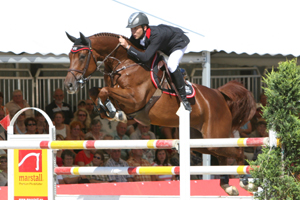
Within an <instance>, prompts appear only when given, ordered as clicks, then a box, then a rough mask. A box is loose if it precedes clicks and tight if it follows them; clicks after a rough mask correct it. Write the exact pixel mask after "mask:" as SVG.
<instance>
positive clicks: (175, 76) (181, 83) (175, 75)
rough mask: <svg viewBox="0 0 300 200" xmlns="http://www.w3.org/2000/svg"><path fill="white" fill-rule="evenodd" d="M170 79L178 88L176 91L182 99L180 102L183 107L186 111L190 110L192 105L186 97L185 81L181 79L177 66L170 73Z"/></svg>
mask: <svg viewBox="0 0 300 200" xmlns="http://www.w3.org/2000/svg"><path fill="white" fill-rule="evenodd" d="M171 77H172V81H173V83H174V85H175V87H176V89H177V90H178V93H179V95H180V97H181V99H182V103H183V105H184V108H185V109H186V110H188V111H190V112H191V111H192V107H191V104H190V102H189V101H188V99H187V98H186V92H185V82H184V80H183V76H182V73H181V72H180V70H179V68H177V69H176V70H175V71H174V72H173V73H171Z"/></svg>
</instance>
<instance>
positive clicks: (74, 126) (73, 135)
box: [66, 121, 84, 140]
mask: <svg viewBox="0 0 300 200" xmlns="http://www.w3.org/2000/svg"><path fill="white" fill-rule="evenodd" d="M81 129H82V123H81V122H80V121H72V122H71V123H70V136H67V137H66V140H83V139H84V137H82V134H81Z"/></svg>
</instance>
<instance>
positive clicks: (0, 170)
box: [0, 155, 7, 186]
mask: <svg viewBox="0 0 300 200" xmlns="http://www.w3.org/2000/svg"><path fill="white" fill-rule="evenodd" d="M0 186H7V157H6V155H1V156H0Z"/></svg>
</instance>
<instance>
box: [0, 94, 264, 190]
mask: <svg viewBox="0 0 300 200" xmlns="http://www.w3.org/2000/svg"><path fill="white" fill-rule="evenodd" d="M53 99H54V100H53V101H52V102H51V103H50V104H49V105H47V106H46V108H45V112H46V113H47V114H48V116H49V117H50V118H51V119H52V122H53V124H54V126H55V127H56V139H57V140H150V139H178V138H179V134H178V128H171V127H157V126H152V125H151V126H145V125H142V124H139V123H137V122H135V121H134V120H129V121H128V123H122V122H115V121H109V120H107V119H101V118H100V116H99V115H98V114H97V112H95V111H94V104H93V101H92V100H90V99H87V100H80V101H79V102H78V105H77V108H76V110H75V111H72V108H71V106H70V105H69V104H68V103H66V102H64V93H63V91H62V90H61V89H56V90H55V91H54V93H53ZM262 105H266V97H265V95H264V94H262V95H261V102H259V103H257V111H256V114H255V116H254V117H253V119H251V120H250V121H249V122H247V123H246V124H245V125H243V126H242V127H240V128H239V129H238V130H236V132H235V133H234V134H233V137H268V133H267V132H266V122H265V120H264V119H263V118H262ZM25 107H30V105H29V104H28V103H27V101H26V100H25V99H23V95H22V91H20V90H15V91H14V92H13V94H12V100H11V101H9V102H7V103H6V104H5V102H3V94H2V93H1V92H0V120H2V119H3V118H4V117H5V116H6V115H9V116H10V118H12V117H13V116H14V115H15V114H16V113H17V112H18V111H20V110H21V109H23V108H25ZM48 129H49V126H48V123H47V121H46V120H45V117H44V116H43V115H42V114H41V113H39V112H37V111H35V112H33V110H27V111H26V112H23V113H21V114H20V115H19V117H18V118H17V120H16V122H15V125H14V134H48V133H49V130H48ZM6 136H7V133H6V131H5V130H4V129H3V128H2V126H0V139H1V140H6ZM243 150H244V155H245V159H248V160H255V159H256V158H257V155H258V154H259V153H260V152H261V148H260V147H254V148H253V147H247V148H244V149H243ZM201 156H202V155H201V154H200V153H198V152H193V151H191V165H202V163H201V162H202V160H201ZM56 161H57V162H56V164H57V166H59V167H60V166H110V167H111V166H121V167H124V166H171V165H179V155H178V152H177V151H175V150H164V149H158V150H154V149H110V150H108V149H106V150H91V149H84V150H70V149H66V150H64V149H63V150H58V151H57V153H56ZM235 163H236V161H235V160H234V159H233V158H228V165H234V164H235ZM178 179H179V176H172V175H159V176H155V175H151V176H150V175H144V176H142V175H136V176H131V175H126V176H125V175H90V176H79V175H63V176H60V175H59V176H57V183H58V184H74V183H102V182H131V181H162V180H164V181H171V180H178ZM195 179H201V176H195ZM5 180H6V181H5ZM3 185H7V156H6V150H0V186H3Z"/></svg>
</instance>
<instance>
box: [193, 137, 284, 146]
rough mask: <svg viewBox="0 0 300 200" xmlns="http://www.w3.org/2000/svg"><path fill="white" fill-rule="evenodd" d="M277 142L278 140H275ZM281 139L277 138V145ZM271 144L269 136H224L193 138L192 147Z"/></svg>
mask: <svg viewBox="0 0 300 200" xmlns="http://www.w3.org/2000/svg"><path fill="white" fill-rule="evenodd" d="M275 142H276V141H275ZM278 144H279V139H277V145H278ZM267 145H270V139H269V137H260V138H222V139H191V140H190V146H191V148H209V147H255V146H267Z"/></svg>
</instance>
